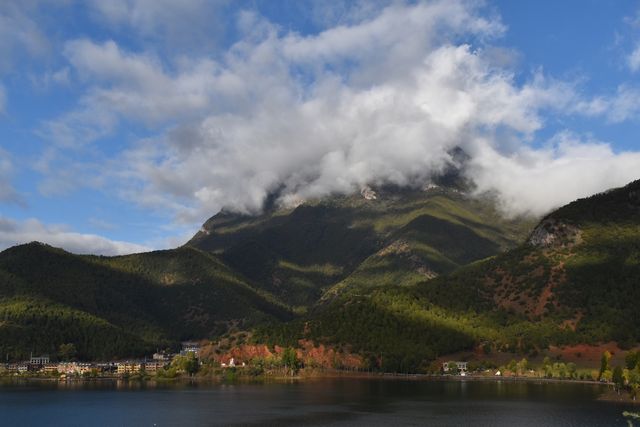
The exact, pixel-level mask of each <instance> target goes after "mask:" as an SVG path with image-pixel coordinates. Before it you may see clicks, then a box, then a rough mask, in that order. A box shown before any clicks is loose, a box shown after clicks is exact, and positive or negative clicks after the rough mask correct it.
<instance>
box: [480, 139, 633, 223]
mask: <svg viewBox="0 0 640 427" xmlns="http://www.w3.org/2000/svg"><path fill="white" fill-rule="evenodd" d="M638 165H640V153H639V152H623V153H619V154H616V153H614V152H613V150H612V149H611V146H610V145H609V144H606V143H602V142H599V141H593V140H586V141H584V140H581V139H580V138H579V137H578V136H576V135H573V134H571V133H569V132H563V133H560V134H558V135H556V136H555V137H554V138H553V139H552V140H551V141H550V143H549V144H548V145H547V146H546V147H544V148H541V149H533V148H527V147H520V149H519V150H518V151H516V152H515V153H511V154H505V153H501V152H499V151H498V150H496V149H494V148H493V147H492V146H491V144H490V143H488V142H487V141H475V143H474V149H473V150H472V160H471V163H470V170H469V174H470V176H471V177H472V178H473V180H474V182H475V183H476V184H477V185H478V192H483V191H492V192H496V191H497V192H498V198H499V200H500V203H501V207H502V208H503V210H504V211H505V212H507V213H509V214H512V215H518V214H535V215H543V214H545V213H547V212H548V211H549V210H550V209H552V208H556V207H559V206H562V205H564V204H566V203H568V202H570V201H572V200H574V199H577V198H580V197H587V196H590V195H592V194H595V193H598V192H601V191H604V190H608V189H610V188H614V187H618V186H621V185H624V184H626V183H629V182H631V181H633V180H636V179H638V178H640V171H639V170H638Z"/></svg>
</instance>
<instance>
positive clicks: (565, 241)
mask: <svg viewBox="0 0 640 427" xmlns="http://www.w3.org/2000/svg"><path fill="white" fill-rule="evenodd" d="M580 234H581V233H580V229H579V228H578V227H575V226H573V225H570V224H567V223H565V222H563V221H560V220H557V219H555V218H547V219H544V220H543V221H542V222H541V223H540V224H539V225H538V226H537V227H536V228H535V229H534V230H533V232H532V233H531V236H529V239H528V243H529V244H530V245H533V246H539V247H551V246H569V245H574V244H576V243H578V242H579V240H580Z"/></svg>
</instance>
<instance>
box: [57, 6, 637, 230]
mask: <svg viewBox="0 0 640 427" xmlns="http://www.w3.org/2000/svg"><path fill="white" fill-rule="evenodd" d="M483 12H484V11H483V10H482V9H480V8H479V7H478V6H477V4H476V3H475V2H463V1H454V2H450V1H447V2H444V1H436V2H428V3H422V2H421V3H418V4H415V5H410V4H403V3H394V4H391V5H389V6H386V7H384V8H381V9H379V10H377V11H375V13H373V14H370V15H368V16H366V17H364V18H362V19H361V20H358V21H356V22H351V23H349V24H345V25H337V26H334V27H331V28H328V29H326V30H325V31H322V32H320V33H318V34H312V35H301V34H297V33H293V32H286V31H282V29H280V28H278V27H277V26H275V25H273V24H272V23H270V22H269V21H267V20H266V19H264V18H262V17H261V16H259V15H257V14H255V13H252V12H249V11H246V12H243V13H241V14H240V16H239V17H238V24H237V25H238V28H239V31H240V34H241V37H240V38H239V40H238V41H237V42H236V43H234V44H232V45H231V46H230V47H229V48H228V50H227V51H225V52H224V54H223V55H222V56H221V59H217V60H216V59H212V58H208V57H205V56H198V57H194V58H188V59H185V58H182V59H180V61H178V62H176V63H167V62H166V61H163V60H162V59H160V58H158V57H154V55H153V54H150V53H145V52H129V51H126V50H124V49H122V48H121V47H119V46H118V45H117V44H116V43H115V42H114V41H105V42H94V41H91V40H87V39H79V40H73V41H69V42H67V43H66V46H65V51H64V52H65V56H66V57H67V58H68V60H69V63H70V65H71V66H72V67H73V70H74V72H75V73H76V74H77V75H78V76H79V78H82V79H86V81H88V82H90V85H89V89H88V91H87V93H86V95H85V97H84V99H83V102H82V104H83V108H84V109H85V111H86V109H88V110H89V111H90V113H86V114H84V115H82V114H81V112H80V111H79V110H78V111H74V112H71V113H69V114H68V115H67V116H63V117H61V118H60V119H59V120H58V121H56V122H54V123H51V128H52V129H58V130H60V129H64V132H60V133H59V134H61V135H64V137H65V138H66V140H64V138H62V139H63V140H62V141H60V142H61V143H66V144H72V143H73V141H74V139H76V138H77V139H79V140H84V139H87V135H96V136H99V135H102V134H103V133H106V132H108V131H109V129H110V128H111V127H113V126H117V123H118V122H120V121H123V120H135V121H140V122H142V123H145V124H148V125H149V126H160V125H166V124H169V127H168V131H167V132H166V133H162V134H159V135H157V136H154V137H151V138H149V139H146V140H142V141H136V142H135V143H134V144H132V146H130V147H128V148H127V149H126V150H125V151H124V152H123V153H122V155H121V158H120V159H119V164H118V167H117V170H111V171H110V173H112V174H113V176H115V177H116V178H119V179H120V180H121V182H122V183H123V184H124V185H123V186H122V195H123V197H128V198H130V199H131V200H134V201H136V202H138V203H141V204H143V205H145V206H152V207H154V208H158V209H166V208H167V207H170V208H172V209H174V210H175V212H176V217H177V218H178V220H179V221H182V222H186V223H190V222H197V221H200V220H201V219H202V218H204V217H206V216H208V215H210V214H212V213H215V212H216V211H217V210H219V209H220V208H222V207H226V208H230V209H235V210H238V211H242V212H250V213H251V212H258V211H259V210H260V209H261V207H262V204H263V202H264V200H265V198H266V197H267V196H268V195H269V194H270V193H271V192H273V191H275V190H279V191H280V192H281V194H282V200H283V201H284V202H287V201H295V200H300V199H306V198H310V197H322V196H326V195H329V194H333V193H348V192H352V191H356V190H358V189H359V188H360V187H362V186H364V185H367V184H369V185H371V184H373V185H375V184H382V183H393V184H399V185H410V184H415V183H418V182H421V181H424V180H425V179H427V178H428V177H429V176H430V175H431V174H433V173H437V172H438V171H440V170H442V169H443V167H445V165H446V163H447V161H448V160H449V155H448V154H447V153H448V152H449V151H450V150H451V149H452V148H453V147H456V146H460V147H463V148H464V149H465V150H466V151H467V152H468V153H469V154H470V155H471V161H470V168H469V170H468V171H467V173H468V174H469V177H470V178H472V179H473V180H474V181H475V182H476V184H477V185H478V191H479V192H483V191H493V192H496V193H497V195H498V197H499V200H500V201H501V203H502V206H503V207H504V208H505V211H506V212H507V213H510V214H523V213H533V214H537V215H539V214H542V213H544V212H546V211H548V210H550V209H552V208H553V207H556V206H559V205H561V204H563V203H566V202H568V201H570V200H573V199H575V198H576V197H580V196H586V195H588V194H591V193H594V192H597V191H602V190H605V189H607V188H610V187H612V186H616V185H622V184H625V183H626V182H628V181H630V180H632V179H634V178H637V175H638V172H637V168H636V167H635V165H637V164H640V163H639V161H640V155H639V154H637V153H615V152H613V151H612V149H611V147H610V146H609V145H608V144H606V143H603V142H598V141H590V140H588V141H582V140H581V138H580V136H575V135H568V134H561V135H557V136H556V137H554V138H552V139H551V140H550V141H543V143H542V144H540V143H539V141H537V140H536V138H535V134H536V131H538V130H540V129H542V128H544V126H545V120H546V119H545V116H546V115H548V114H553V115H560V116H562V115H584V116H589V117H590V116H607V115H611V119H612V120H624V119H627V118H628V117H629V116H633V115H636V114H637V111H638V103H637V102H636V101H625V97H627V98H628V94H627V93H626V92H625V90H624V89H621V90H620V91H619V92H618V93H614V94H611V95H610V96H603V97H599V98H594V99H586V98H585V97H583V96H582V95H581V94H580V93H579V89H578V88H577V87H576V85H575V84H573V83H572V82H565V81H560V80H555V79H553V78H550V77H547V76H545V75H544V73H543V72H542V71H536V72H533V73H532V74H531V75H530V77H529V78H528V79H526V80H525V81H517V80H516V78H515V76H514V72H513V71H512V70H511V69H510V68H509V66H508V63H509V62H510V61H508V60H506V61H505V55H507V57H508V55H509V52H508V51H507V52H506V53H505V52H504V51H503V52H501V53H502V55H496V48H495V47H494V46H492V43H493V42H494V41H496V40H498V39H499V38H500V36H501V35H502V33H503V32H504V31H505V26H504V25H503V23H502V22H501V21H500V19H499V18H498V17H487V14H486V13H483ZM507 59H508V58H507ZM505 62H506V63H507V66H505ZM613 106H615V108H614V107H613ZM77 115H81V120H82V122H83V126H79V125H78V124H77V123H76V122H75V120H77ZM88 117H91V119H90V120H87V118H88ZM87 123H89V124H91V123H93V127H90V128H89V129H88V128H87V127H86V126H87ZM78 133H79V134H78ZM52 134H53V135H54V136H55V135H57V133H56V132H52ZM122 165H124V167H122ZM127 183H128V184H127ZM131 183H135V185H131ZM550 189H553V191H552V192H550V191H549V190H550ZM551 193H552V194H551Z"/></svg>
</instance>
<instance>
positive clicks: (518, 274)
mask: <svg viewBox="0 0 640 427" xmlns="http://www.w3.org/2000/svg"><path fill="white" fill-rule="evenodd" d="M356 274H357V273H356ZM639 277H640V181H636V182H633V183H631V184H629V185H627V186H626V187H623V188H619V189H615V190H611V191H608V192H606V193H602V194H597V195H594V196H592V197H589V198H586V199H581V200H577V201H575V202H573V203H571V204H569V205H567V206H564V207H562V208H560V209H558V210H557V211H555V212H553V213H551V214H550V215H548V216H547V217H545V218H544V219H542V221H541V222H540V223H539V224H538V226H537V227H536V228H535V229H534V230H533V232H532V233H531V234H530V236H529V238H528V239H527V240H526V241H525V242H523V243H522V244H521V245H519V246H518V247H517V248H515V249H512V250H510V251H507V252H505V253H502V254H499V255H496V256H494V257H490V258H488V259H485V260H482V261H478V262H474V263H471V264H469V265H467V266H464V267H461V268H459V269H457V270H455V271H454V272H452V273H450V274H447V275H442V276H439V277H437V278H434V279H432V280H423V281H420V282H415V283H396V284H393V283H391V282H389V283H384V286H375V283H374V284H373V285H372V284H371V283H370V284H368V285H367V284H366V283H360V282H358V281H357V280H352V281H350V280H349V279H348V278H347V279H346V280H345V281H344V282H343V283H342V284H338V285H337V286H336V287H337V288H338V289H330V290H329V291H328V292H327V294H325V297H324V298H322V299H321V300H320V302H319V303H317V304H316V305H315V306H314V307H313V308H312V309H311V310H310V311H309V314H308V315H307V316H306V317H305V318H303V319H298V320H296V321H294V322H290V323H287V324H278V325H274V326H270V327H262V328H259V329H258V334H257V338H256V339H257V340H262V341H265V342H271V343H275V342H278V341H280V342H289V343H294V342H295V341H296V340H297V339H298V338H307V339H310V340H313V341H316V342H321V343H326V344H332V345H337V346H346V347H349V348H350V349H351V350H353V351H356V352H359V353H362V354H365V355H368V356H369V360H370V361H371V364H372V365H376V366H378V367H381V368H382V369H384V370H392V371H415V370H419V369H421V367H422V368H424V363H427V362H428V361H429V360H431V359H433V358H435V357H437V356H440V355H443V354H447V353H452V352H455V351H460V350H472V349H474V350H476V351H484V352H486V353H488V352H492V351H503V352H504V351H506V352H519V353H522V354H528V353H530V354H535V353H537V352H539V351H540V350H543V349H545V348H547V347H548V346H549V345H550V344H577V343H592V344H595V343H599V342H608V341H611V340H614V341H617V342H618V343H619V345H620V346H622V347H629V346H632V345H635V344H636V343H637V342H638V341H639V340H640V328H638V324H640V311H639V310H638V306H639V305H640V282H638V278H639ZM365 282H366V281H365Z"/></svg>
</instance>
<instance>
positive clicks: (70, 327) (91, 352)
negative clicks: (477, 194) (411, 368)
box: [0, 174, 533, 359]
mask: <svg viewBox="0 0 640 427" xmlns="http://www.w3.org/2000/svg"><path fill="white" fill-rule="evenodd" d="M462 190H464V188H463V183H461V182H460V180H459V179H458V177H457V176H456V175H455V174H449V175H445V176H443V178H442V180H441V181H440V182H439V185H436V184H431V185H429V186H426V187H424V188H414V189H400V188H394V187H382V188H376V189H371V188H365V189H363V191H362V193H361V194H356V195H352V196H333V197H328V198H324V199H322V200H313V201H307V202H305V203H303V204H301V205H299V206H297V207H293V208H278V207H276V206H275V205H271V206H270V207H269V206H268V207H267V209H265V212H264V213H263V214H261V215H258V216H247V215H239V214H232V213H229V212H221V213H219V214H217V215H216V216H214V217H213V218H211V219H210V220H209V221H207V222H206V223H205V224H204V226H203V228H202V230H201V231H200V232H199V233H198V234H197V235H196V236H194V238H193V239H192V240H191V241H190V242H189V243H188V244H187V245H185V246H183V247H180V248H177V249H174V250H167V251H156V252H150V253H143V254H134V255H128V256H120V257H99V256H79V255H73V254H70V253H68V252H65V251H63V250H61V249H56V248H52V247H50V246H47V245H43V244H39V243H31V244H27V245H21V246H17V247H13V248H10V249H7V250H5V251H4V252H1V253H0V319H1V320H0V354H3V355H9V357H12V358H19V357H24V356H26V355H27V354H29V353H30V352H32V351H33V352H35V353H38V352H49V353H52V354H54V353H55V352H56V350H57V348H58V347H59V345H60V344H63V343H68V342H71V343H74V344H75V345H76V348H77V349H78V354H79V356H80V357H82V358H86V359H92V358H112V357H126V356H134V355H139V354H143V353H145V352H147V353H148V352H149V351H151V350H155V349H156V348H160V347H167V346H175V345H176V344H177V342H179V341H180V340H184V339H204V338H215V337H218V336H221V335H223V334H225V333H227V332H229V331H234V330H251V329H253V328H255V327H263V326H264V325H278V326H277V328H280V327H283V325H285V327H286V328H290V327H292V325H296V324H298V323H297V322H298V321H299V320H301V319H306V316H307V315H306V314H305V313H307V312H308V311H310V310H311V311H315V310H316V307H317V306H322V305H327V304H328V301H329V300H330V299H331V298H332V297H331V295H333V296H334V297H333V298H335V295H338V294H340V295H341V292H347V291H346V290H347V289H348V290H349V292H351V291H354V290H355V289H356V288H357V287H358V286H362V287H364V288H367V289H369V288H372V289H373V288H383V289H384V288H385V287H389V289H396V288H397V287H399V286H403V287H411V286H413V285H414V284H416V283H419V282H421V281H423V280H426V279H430V278H433V277H436V276H438V275H441V274H445V273H447V272H450V271H453V270H454V269H456V268H458V267H459V266H461V265H464V264H466V263H468V262H471V261H474V260H478V259H482V258H485V257H487V256H491V255H494V254H496V253H499V252H501V251H504V250H505V249H508V248H510V247H513V246H515V245H516V244H517V242H518V241H521V240H522V239H524V238H525V237H526V235H527V234H528V232H529V231H530V230H531V228H532V226H533V223H532V222H531V221H527V220H523V219H510V220H507V219H503V218H502V217H501V216H500V215H499V214H498V212H497V211H496V210H495V208H494V201H493V200H491V199H490V198H473V197H470V196H468V195H465V193H464V192H463V191H462ZM363 291H364V290H363ZM367 292H368V291H367Z"/></svg>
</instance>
